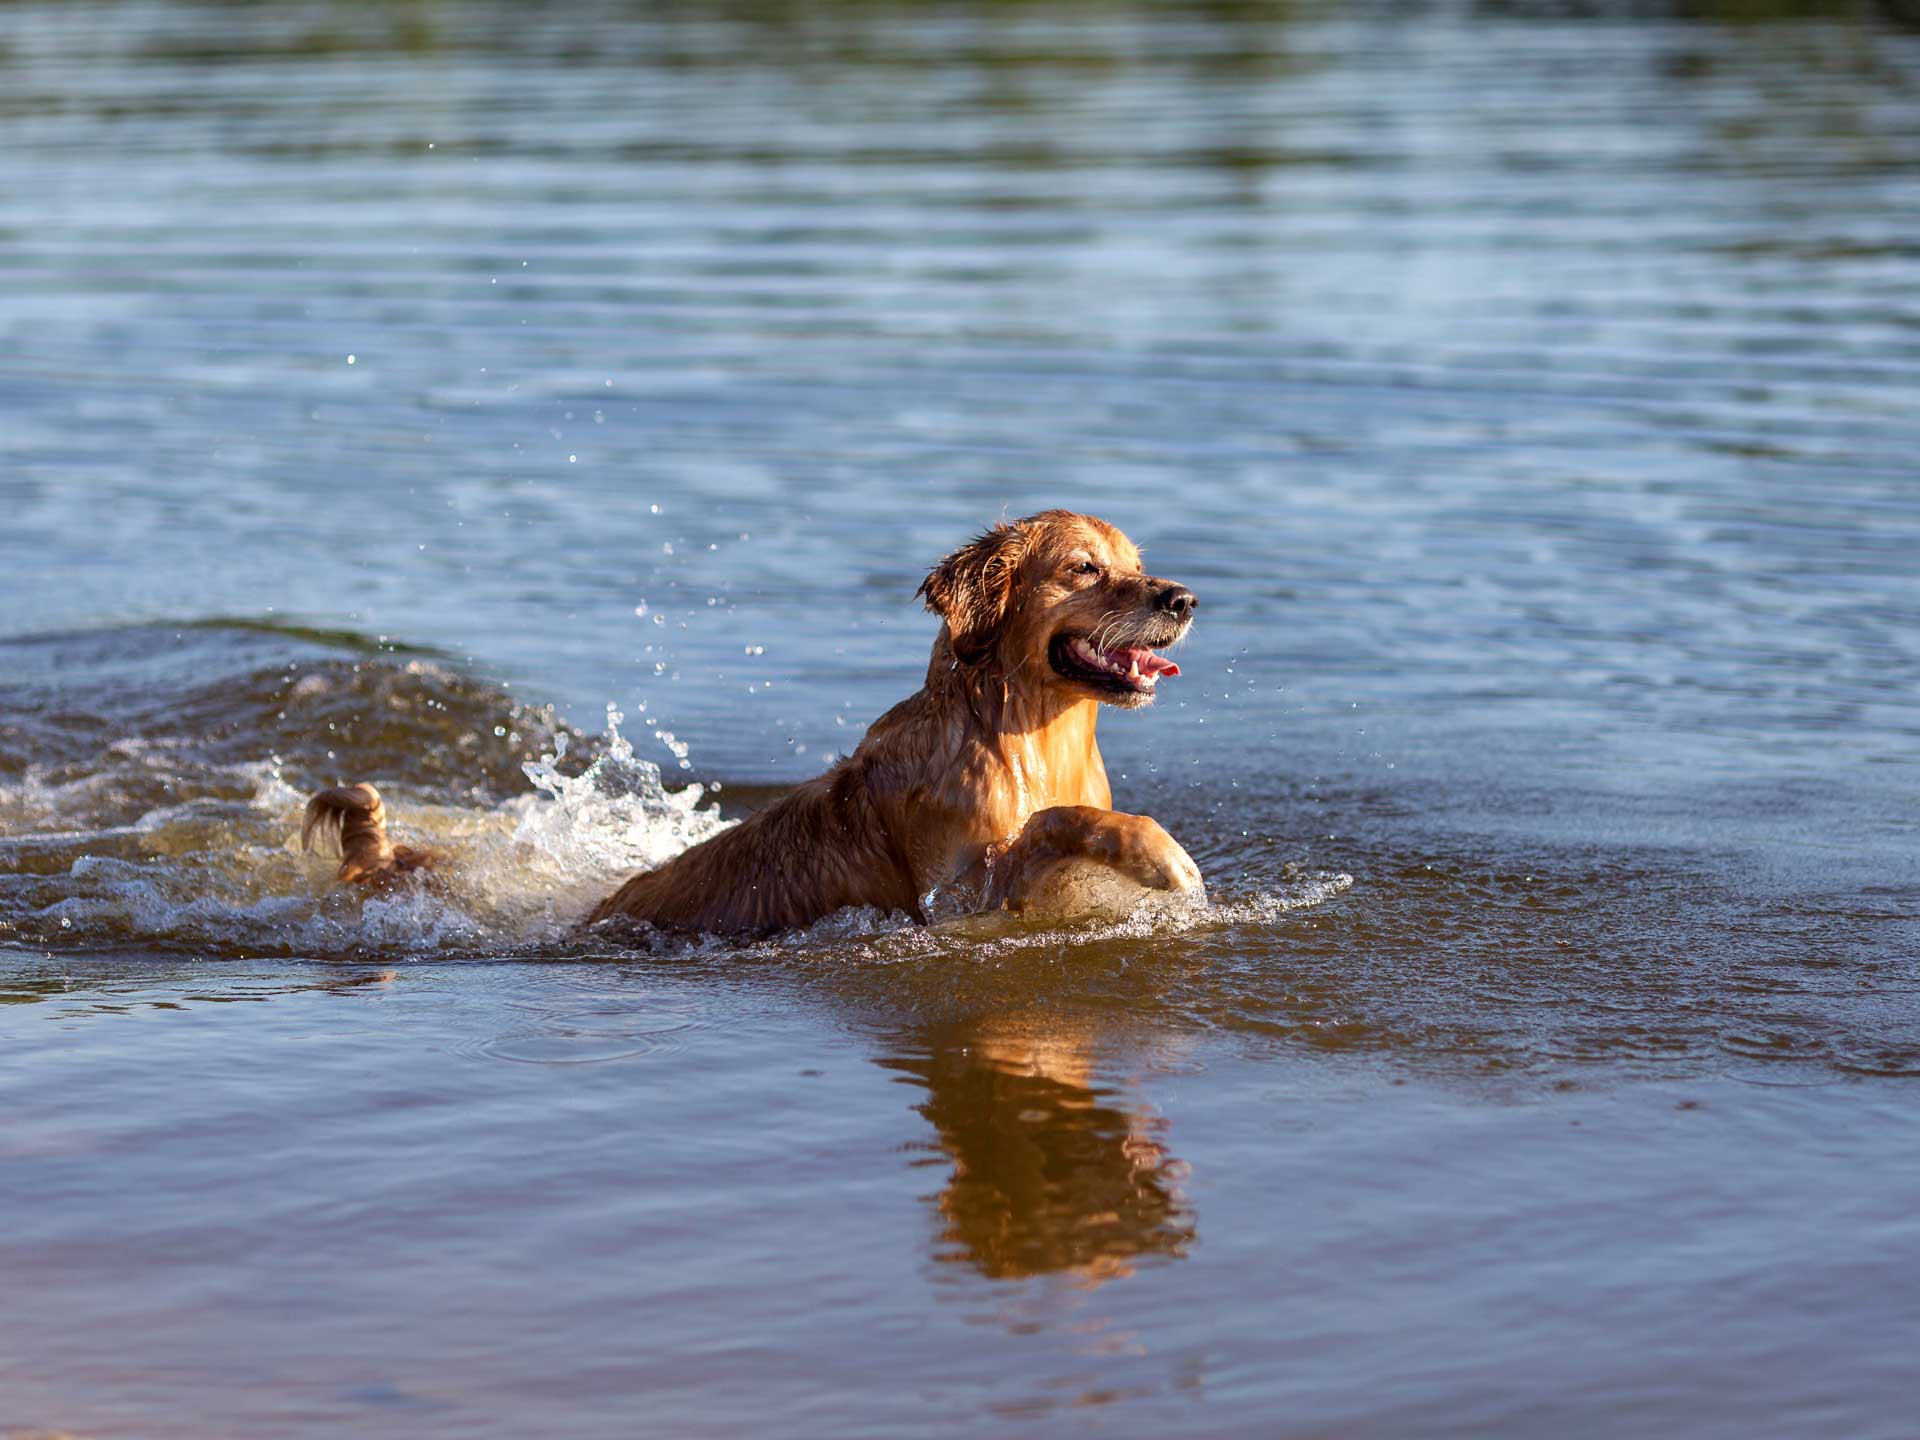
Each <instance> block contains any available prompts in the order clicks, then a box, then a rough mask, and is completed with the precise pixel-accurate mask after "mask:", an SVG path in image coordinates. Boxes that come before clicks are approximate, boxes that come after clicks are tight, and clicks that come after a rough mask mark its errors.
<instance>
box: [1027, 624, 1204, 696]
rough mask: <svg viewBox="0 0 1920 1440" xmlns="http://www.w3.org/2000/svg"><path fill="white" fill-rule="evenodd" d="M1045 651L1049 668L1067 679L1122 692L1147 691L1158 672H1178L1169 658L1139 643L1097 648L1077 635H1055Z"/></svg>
mask: <svg viewBox="0 0 1920 1440" xmlns="http://www.w3.org/2000/svg"><path fill="white" fill-rule="evenodd" d="M1047 653H1048V656H1049V658H1051V659H1052V661H1053V668H1054V669H1055V670H1056V671H1058V672H1059V673H1060V674H1062V675H1064V676H1066V678H1067V679H1069V680H1077V681H1079V682H1080V683H1081V684H1083V685H1091V686H1093V687H1094V688H1096V689H1104V690H1112V691H1115V692H1116V693H1119V694H1123V695H1151V694H1153V687H1154V686H1155V685H1156V684H1157V683H1159V680H1160V677H1161V676H1162V675H1178V674H1179V673H1180V667H1179V666H1178V665H1176V664H1174V663H1173V661H1171V660H1168V659H1165V658H1164V657H1162V656H1159V655H1156V654H1154V653H1153V651H1151V650H1149V649H1147V648H1146V647H1145V646H1143V645H1116V646H1115V647H1114V648H1113V649H1111V650H1097V649H1095V648H1094V647H1093V645H1091V644H1090V643H1088V641H1087V639H1086V638H1085V637H1084V636H1080V635H1060V636H1056V637H1055V639H1054V642H1053V644H1052V645H1051V646H1049V647H1048V652H1047Z"/></svg>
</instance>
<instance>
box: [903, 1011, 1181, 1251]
mask: <svg viewBox="0 0 1920 1440" xmlns="http://www.w3.org/2000/svg"><path fill="white" fill-rule="evenodd" d="M903 1040H905V1041H906V1043H904V1044H903V1045H902V1046H901V1050H902V1051H904V1052H906V1053H903V1054H900V1055H897V1056H895V1057H893V1058H889V1059H885V1060H882V1061H881V1062H880V1063H881V1064H883V1065H885V1066H886V1067H887V1068H889V1069H893V1070H898V1071H900V1072H902V1074H903V1075H907V1076H911V1077H912V1079H913V1080H914V1081H915V1082H917V1083H918V1084H920V1085H923V1086H925V1087H926V1090H927V1097H926V1099H925V1101H924V1102H923V1103H922V1104H920V1105H918V1106H917V1107H915V1108H917V1109H918V1110H919V1111H920V1113H921V1114H922V1115H924V1116H925V1117H926V1118H927V1119H928V1121H930V1122H931V1123H932V1125H933V1128H934V1130H935V1132H936V1133H937V1134H938V1137H939V1148H940V1150H941V1151H942V1152H944V1154H945V1157H946V1158H947V1159H948V1160H950V1161H951V1162H952V1166H953V1169H952V1173H951V1174H950V1175H949V1177H948V1179H947V1182H946V1184H945V1186H944V1187H943V1188H942V1189H941V1190H940V1191H939V1193H938V1194H937V1195H936V1196H934V1197H932V1199H933V1203H934V1204H935V1205H936V1206H937V1207H938V1210H939V1215H940V1225H941V1239H942V1241H943V1242H944V1243H943V1244H942V1245H941V1246H940V1247H939V1250H938V1251H937V1253H938V1254H939V1256H940V1258H942V1259H953V1260H961V1261H964V1262H966V1263H968V1264H970V1265H972V1266H973V1267H974V1268H975V1269H977V1270H978V1271H979V1272H980V1273H981V1274H982V1275H985V1276H987V1277H988V1278H989V1279H994V1280H1009V1279H1022V1278H1026V1277H1029V1276H1035V1275H1045V1274H1054V1273H1069V1274H1072V1275H1075V1276H1077V1277H1079V1278H1081V1279H1082V1280H1084V1281H1086V1282H1087V1283H1091V1284H1099V1283H1101V1282H1104V1281H1106V1280H1110V1279H1113V1278H1116V1277H1118V1276H1122V1275H1129V1274H1131V1273H1132V1272H1133V1269H1134V1267H1135V1265H1136V1264H1137V1263H1138V1262H1139V1261H1140V1260H1142V1259H1146V1258H1148V1257H1152V1256H1178V1255H1181V1254H1183V1253H1184V1252H1185V1250H1186V1248H1187V1246H1188V1245H1189V1244H1191V1243H1192V1241H1193V1238H1194V1221H1193V1215H1192V1211H1191V1210H1190V1208H1189V1207H1188V1205H1187V1203H1186V1201H1185V1199H1184V1197H1183V1196H1182V1195H1181V1193H1180V1189H1179V1185H1178V1180H1179V1177H1180V1175H1181V1174H1182V1173H1183V1170H1184V1167H1183V1166H1182V1165H1181V1164H1180V1162H1178V1161H1176V1160H1173V1159H1172V1158H1171V1157H1170V1156H1168V1154H1167V1153H1166V1151H1165V1149H1164V1148H1163V1147H1162V1145H1161V1143H1160V1141H1159V1139H1158V1138H1157V1135H1158V1132H1159V1131H1160V1130H1162V1129H1163V1128H1164V1127H1163V1126H1162V1125H1161V1123H1160V1122H1159V1121H1158V1120H1157V1119H1155V1118H1153V1117H1151V1116H1149V1115H1148V1114H1146V1113H1145V1112H1144V1111H1142V1110H1141V1109H1139V1108H1137V1107H1134V1106H1129V1105H1128V1104H1127V1103H1126V1100H1125V1098H1124V1097H1123V1096H1122V1095H1121V1094H1119V1093H1118V1092H1116V1091H1114V1090H1111V1089H1105V1088H1101V1087H1100V1086H1098V1085H1097V1084H1096V1083H1095V1081H1094V1079H1093V1054H1092V1043H1091V1042H1092V1032H1091V1028H1090V1027H1074V1026H1072V1025H1066V1024H1063V1023H1062V1022H1061V1021H1059V1020H1058V1019H1055V1018H1051V1017H1050V1018H1048V1019H1047V1020H1045V1021H1043V1022H1039V1023H1022V1022H1020V1021H1017V1020H1006V1021H998V1022H968V1023H964V1024H955V1025H949V1026H940V1027H933V1028H929V1029H923V1030H918V1031H915V1032H913V1033H912V1035H911V1036H910V1037H903Z"/></svg>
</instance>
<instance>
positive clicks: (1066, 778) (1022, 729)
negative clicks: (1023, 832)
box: [926, 629, 1106, 813]
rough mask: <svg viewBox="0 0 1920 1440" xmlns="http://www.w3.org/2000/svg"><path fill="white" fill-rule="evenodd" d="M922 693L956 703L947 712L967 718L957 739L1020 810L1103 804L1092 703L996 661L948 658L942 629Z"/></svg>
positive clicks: (949, 651)
mask: <svg viewBox="0 0 1920 1440" xmlns="http://www.w3.org/2000/svg"><path fill="white" fill-rule="evenodd" d="M926 688H927V690H928V692H929V693H931V694H934V695H947V696H951V697H953V698H954V699H955V700H957V701H958V702H959V703H958V704H956V705H955V706H954V707H953V708H954V711H955V712H956V713H959V714H962V715H965V716H966V717H967V727H968V734H967V736H966V737H965V738H966V739H968V740H970V741H971V742H972V743H973V744H974V745H977V746H978V747H979V749H980V750H982V751H984V752H985V753H987V754H989V755H991V756H993V757H994V758H995V759H997V760H998V761H999V762H1000V764H1001V765H1002V766H1003V767H1004V768H1005V770H1006V772H1007V778H1008V780H1009V781H1010V782H1011V790H1012V793H1013V794H1015V795H1017V796H1019V797H1021V800H1022V802H1023V803H1022V806H1021V808H1022V809H1023V810H1024V811H1025V812H1027V813H1031V812H1032V811H1033V810H1040V809H1045V808H1047V807H1048V806H1051V805H1085V804H1094V803H1104V801H1103V800H1102V798H1101V797H1102V796H1103V795H1104V793H1105V790H1106V768H1105V765H1104V763H1103V762H1102V761H1101V758H1100V746H1099V742H1098V739H1097V738H1096V734H1095V731H1096V730H1097V728H1098V725H1099V721H1100V702H1099V701H1097V700H1094V699H1092V698H1090V697H1086V696H1079V695H1074V694H1072V693H1071V692H1069V691H1067V690H1065V689H1064V687H1060V686H1054V685H1049V684H1047V683H1045V681H1044V680H1043V679H1041V678H1039V677H1032V676H1022V675H1021V674H1020V673H1019V672H1018V669H1017V668H1013V669H1010V668H1009V667H1008V666H1007V665H1006V664H1005V663H1004V662H1002V661H1001V660H1000V659H998V658H997V657H993V656H989V657H988V658H986V659H985V660H983V661H981V662H980V663H978V664H973V665H968V664H965V663H963V662H961V661H959V660H957V659H956V658H955V656H954V653H953V649H952V647H951V646H950V645H949V644H948V643H947V635H946V631H945V630H944V629H943V630H942V631H941V633H940V637H939V639H937V640H936V641H935V642H934V646H933V655H932V658H931V659H930V660H929V662H928V665H927V685H926Z"/></svg>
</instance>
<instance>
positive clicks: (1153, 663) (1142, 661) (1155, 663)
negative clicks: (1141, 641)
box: [1127, 650, 1180, 675]
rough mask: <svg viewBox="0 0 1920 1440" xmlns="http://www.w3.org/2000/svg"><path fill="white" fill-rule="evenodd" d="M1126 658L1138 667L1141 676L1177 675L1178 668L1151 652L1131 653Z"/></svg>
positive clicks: (1171, 662) (1138, 651) (1139, 651)
mask: <svg viewBox="0 0 1920 1440" xmlns="http://www.w3.org/2000/svg"><path fill="white" fill-rule="evenodd" d="M1127 658H1128V659H1129V660H1132V661H1134V662H1135V663H1136V664H1138V665H1139V666H1140V673H1141V674H1142V675H1178V674H1179V673H1180V667H1179V666H1178V665H1176V664H1174V663H1173V661H1171V660H1163V659H1161V658H1160V657H1159V656H1158V655H1156V654H1154V653H1153V652H1152V651H1151V650H1134V651H1131V652H1130V653H1129V654H1128V656H1127Z"/></svg>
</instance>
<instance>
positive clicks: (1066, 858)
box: [985, 805, 1206, 918]
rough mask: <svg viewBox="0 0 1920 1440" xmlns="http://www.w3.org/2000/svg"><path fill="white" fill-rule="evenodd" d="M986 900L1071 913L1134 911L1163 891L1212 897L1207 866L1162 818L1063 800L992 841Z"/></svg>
mask: <svg viewBox="0 0 1920 1440" xmlns="http://www.w3.org/2000/svg"><path fill="white" fill-rule="evenodd" d="M985 863H986V872H987V885H986V901H987V903H988V905H990V906H992V907H994V908H1000V907H1005V908H1006V909H1008V910H1011V911H1014V912H1016V913H1042V914H1049V915H1058V916H1060V917H1061V918H1067V917H1068V916H1070V915H1074V914H1087V913H1094V914H1113V913H1116V912H1130V911H1131V910H1132V909H1133V908H1134V906H1135V905H1137V904H1138V902H1139V901H1140V900H1142V899H1144V898H1147V897H1146V896H1145V895H1143V894H1142V893H1141V892H1143V891H1159V892H1169V893H1172V894H1177V895H1183V896H1188V897H1191V898H1194V899H1204V898H1205V897H1206V887H1205V885H1204V884H1203V883H1202V882H1201V879H1200V867H1199V866H1197V865H1195V864H1194V863H1193V859H1192V857H1191V856H1189V855H1188V854H1187V852H1186V851H1185V850H1183V849H1181V848H1180V845H1179V842H1178V841H1176V840H1175V839H1174V838H1173V837H1172V836H1171V835H1169V834H1168V833H1167V832H1166V831H1165V830H1163V829H1161V828H1160V825H1159V823H1158V822H1157V821H1155V820H1153V819H1151V818H1149V817H1148V816H1145V815H1128V814H1125V813H1124V812H1121V811H1116V810H1101V809H1097V808H1095V807H1093V806H1090V805H1056V806H1054V807H1052V808H1051V809H1047V810H1040V811H1037V812H1035V813H1034V815H1033V816H1032V817H1030V818H1029V819H1028V821H1027V823H1026V825H1025V826H1023V827H1022V828H1021V830H1020V833H1019V834H1018V835H1015V836H1014V837H1013V838H1011V839H1009V840H1002V841H999V842H997V843H996V844H993V845H989V846H988V847H987V853H986V856H985Z"/></svg>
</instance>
